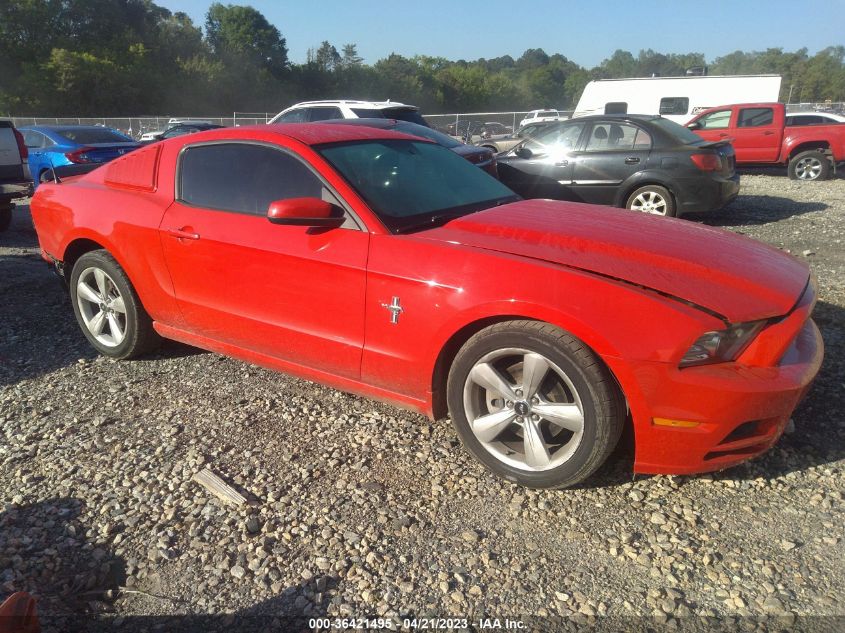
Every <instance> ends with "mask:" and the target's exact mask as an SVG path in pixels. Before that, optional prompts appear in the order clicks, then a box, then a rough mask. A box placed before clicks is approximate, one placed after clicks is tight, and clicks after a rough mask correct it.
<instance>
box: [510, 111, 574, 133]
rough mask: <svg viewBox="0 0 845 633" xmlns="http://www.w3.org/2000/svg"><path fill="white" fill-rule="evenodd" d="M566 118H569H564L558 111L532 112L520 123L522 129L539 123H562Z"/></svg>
mask: <svg viewBox="0 0 845 633" xmlns="http://www.w3.org/2000/svg"><path fill="white" fill-rule="evenodd" d="M565 118H567V117H565V116H562V115H561V113H560V112H558V111H557V110H532V111H531V112H528V113H527V114H526V115H525V117H524V118H523V119H522V121H520V122H519V127H520V129H522V128H523V127H525V126H526V125H529V124H531V123H537V122H538V121H560V120H561V119H565Z"/></svg>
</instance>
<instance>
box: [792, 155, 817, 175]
mask: <svg viewBox="0 0 845 633" xmlns="http://www.w3.org/2000/svg"><path fill="white" fill-rule="evenodd" d="M821 173H822V162H821V161H820V160H819V159H818V158H815V157H814V156H807V157H805V158H802V159H801V160H799V161H798V162H797V163H796V164H795V175H796V176H797V177H798V180H816V179H817V178H818V177H819V175H820V174H821Z"/></svg>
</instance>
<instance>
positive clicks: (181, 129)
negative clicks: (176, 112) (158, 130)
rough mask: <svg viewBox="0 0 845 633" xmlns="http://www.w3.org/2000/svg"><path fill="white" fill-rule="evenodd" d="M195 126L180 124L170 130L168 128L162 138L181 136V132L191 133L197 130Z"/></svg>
mask: <svg viewBox="0 0 845 633" xmlns="http://www.w3.org/2000/svg"><path fill="white" fill-rule="evenodd" d="M198 131H199V130H197V128H195V127H185V126H183V125H180V126H179V127H175V128H173V129H172V130H168V131H167V132H165V133H164V134H163V135H162V136H163V137H164V138H173V137H174V136H182V135H183V134H193V133H194V132H198Z"/></svg>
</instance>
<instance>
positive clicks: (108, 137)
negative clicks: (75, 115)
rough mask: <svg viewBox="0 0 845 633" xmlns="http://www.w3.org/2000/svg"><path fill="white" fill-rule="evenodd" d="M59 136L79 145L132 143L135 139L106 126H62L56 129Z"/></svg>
mask: <svg viewBox="0 0 845 633" xmlns="http://www.w3.org/2000/svg"><path fill="white" fill-rule="evenodd" d="M57 133H58V134H59V136H61V137H63V138H65V139H67V140H68V141H72V142H74V143H79V144H81V145H94V144H96V143H134V142H135V141H134V140H133V139H131V138H129V137H128V136H124V135H123V134H121V133H120V132H118V131H116V130H110V129H109V128H107V127H94V128H91V127H81V128H63V129H61V130H57Z"/></svg>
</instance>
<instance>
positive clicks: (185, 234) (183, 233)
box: [167, 226, 200, 240]
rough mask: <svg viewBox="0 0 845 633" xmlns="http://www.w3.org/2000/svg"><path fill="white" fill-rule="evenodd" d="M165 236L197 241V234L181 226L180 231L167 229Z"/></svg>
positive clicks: (189, 228) (198, 235) (187, 227)
mask: <svg viewBox="0 0 845 633" xmlns="http://www.w3.org/2000/svg"><path fill="white" fill-rule="evenodd" d="M167 234H168V235H170V236H171V237H178V238H179V239H180V240H198V239H199V238H200V234H199V233H194V231H193V229H192V228H191V227H189V226H183V227H182V228H181V229H167Z"/></svg>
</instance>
